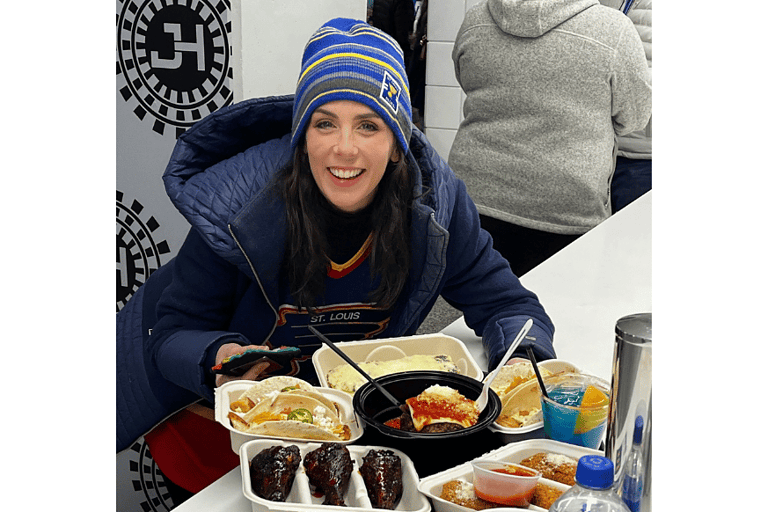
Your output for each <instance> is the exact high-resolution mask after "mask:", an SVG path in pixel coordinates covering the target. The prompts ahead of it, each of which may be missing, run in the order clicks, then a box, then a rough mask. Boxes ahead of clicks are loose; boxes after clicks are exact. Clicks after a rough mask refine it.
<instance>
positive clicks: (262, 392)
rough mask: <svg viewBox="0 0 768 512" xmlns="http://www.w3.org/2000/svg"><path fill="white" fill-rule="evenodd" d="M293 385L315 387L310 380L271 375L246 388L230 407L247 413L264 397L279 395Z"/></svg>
mask: <svg viewBox="0 0 768 512" xmlns="http://www.w3.org/2000/svg"><path fill="white" fill-rule="evenodd" d="M291 387H298V388H299V389H305V390H311V389H313V388H312V385H311V384H310V383H309V382H307V381H305V380H301V379H298V378H296V377H289V376H286V375H278V376H275V377H269V378H268V379H264V380H260V381H258V382H255V383H254V384H253V386H251V387H250V388H248V389H246V390H245V392H244V393H243V394H242V395H240V397H239V398H238V399H237V400H236V401H234V402H231V403H230V404H229V408H230V410H232V411H235V412H238V413H246V412H248V411H250V410H251V408H253V407H254V406H255V405H256V404H258V403H259V402H261V401H262V400H263V399H264V398H266V397H268V396H270V395H272V396H274V395H277V394H278V393H279V392H281V391H282V390H284V389H286V388H291Z"/></svg>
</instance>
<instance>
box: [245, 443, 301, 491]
mask: <svg viewBox="0 0 768 512" xmlns="http://www.w3.org/2000/svg"><path fill="white" fill-rule="evenodd" d="M300 463H301V452H300V451H299V447H298V446H296V445H291V446H273V447H272V448H267V449H264V450H262V451H260V452H259V453H257V454H256V456H255V457H254V458H253V459H251V465H250V472H251V488H252V489H253V492H254V493H256V495H257V496H260V497H262V498H264V499H266V500H271V501H285V500H286V498H288V494H290V492H291V486H292V485H293V479H294V478H295V477H296V470H297V469H299V464H300Z"/></svg>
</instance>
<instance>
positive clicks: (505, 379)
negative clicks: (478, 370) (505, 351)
mask: <svg viewBox="0 0 768 512" xmlns="http://www.w3.org/2000/svg"><path fill="white" fill-rule="evenodd" d="M539 372H541V376H542V378H545V377H548V376H550V375H552V372H550V371H549V370H547V369H546V368H543V367H541V366H539ZM535 378H536V373H535V372H534V371H533V365H532V364H531V362H530V361H520V362H517V363H514V364H509V365H506V366H502V367H501V369H500V370H499V373H497V374H496V378H495V379H493V382H492V383H491V389H492V390H494V391H495V392H496V394H497V395H499V397H500V398H504V396H505V395H506V394H507V393H510V392H511V391H512V390H513V389H515V388H516V387H517V386H519V385H520V384H523V383H525V382H528V381H530V380H532V379H535Z"/></svg>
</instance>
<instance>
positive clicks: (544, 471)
mask: <svg viewBox="0 0 768 512" xmlns="http://www.w3.org/2000/svg"><path fill="white" fill-rule="evenodd" d="M520 464H522V465H523V466H525V467H529V468H531V469H535V470H537V471H541V476H543V477H544V478H548V479H549V480H554V481H555V482H560V483H561V484H565V485H574V484H575V483H576V465H577V461H576V459H573V458H571V457H568V456H567V455H562V454H560V453H548V452H541V453H537V454H535V455H531V456H530V457H527V458H525V459H523V460H521V461H520Z"/></svg>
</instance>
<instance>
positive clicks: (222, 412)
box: [214, 380, 363, 453]
mask: <svg viewBox="0 0 768 512" xmlns="http://www.w3.org/2000/svg"><path fill="white" fill-rule="evenodd" d="M254 384H255V382H253V381H249V380H233V381H230V382H227V383H225V384H223V385H221V386H219V387H217V388H216V389H215V392H214V399H215V404H214V405H215V408H214V417H215V419H216V421H218V422H219V423H221V424H222V425H224V426H225V427H226V428H227V429H228V430H229V433H230V434H229V437H230V441H231V444H232V451H234V452H235V453H238V452H239V450H240V445H242V444H243V443H245V442H246V441H251V440H254V439H285V440H288V441H294V442H309V441H315V440H314V439H299V438H290V437H277V436H266V435H256V434H248V433H246V432H241V431H240V430H237V429H236V428H235V427H233V426H232V423H231V422H230V420H229V418H228V417H227V415H228V414H229V412H230V410H229V404H231V403H232V402H234V401H236V400H237V399H238V398H240V395H241V394H243V392H245V390H247V389H248V388H250V387H251V386H253V385H254ZM313 389H314V391H317V392H318V393H320V394H322V395H324V396H325V397H327V398H329V399H330V400H332V401H334V402H336V403H337V404H339V408H340V409H341V411H340V416H341V421H342V422H344V423H345V424H347V425H349V429H350V431H351V436H350V438H349V439H348V440H347V441H342V440H339V441H337V442H339V443H342V444H349V443H352V442H354V441H357V440H358V439H360V437H361V436H362V435H363V423H362V421H361V420H360V419H359V418H358V417H357V414H355V409H354V407H353V406H352V397H351V396H350V395H349V394H348V393H345V392H344V391H340V390H337V389H330V388H320V387H314V388H313Z"/></svg>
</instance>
